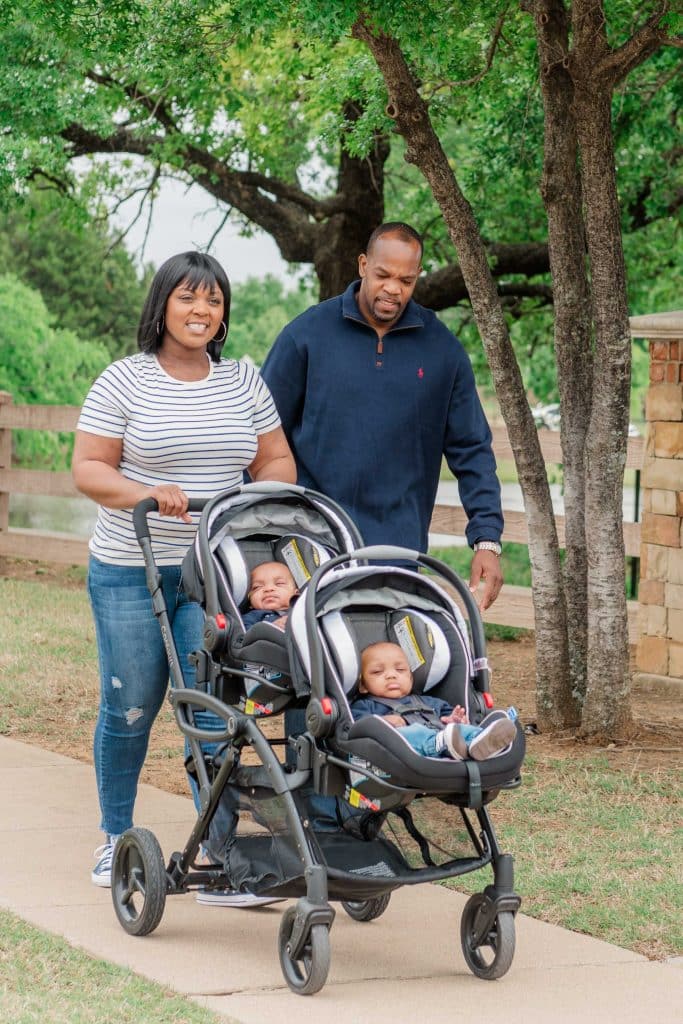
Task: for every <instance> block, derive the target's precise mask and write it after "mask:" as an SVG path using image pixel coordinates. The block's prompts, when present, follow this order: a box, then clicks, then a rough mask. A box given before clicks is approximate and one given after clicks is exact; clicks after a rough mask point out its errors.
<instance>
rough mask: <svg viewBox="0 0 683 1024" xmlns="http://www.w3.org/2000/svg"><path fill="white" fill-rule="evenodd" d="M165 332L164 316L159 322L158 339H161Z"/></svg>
mask: <svg viewBox="0 0 683 1024" xmlns="http://www.w3.org/2000/svg"><path fill="white" fill-rule="evenodd" d="M163 332H164V317H163V315H162V316H161V317H160V319H159V320H157V338H160V337H161V335H162V334H163Z"/></svg>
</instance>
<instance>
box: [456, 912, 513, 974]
mask: <svg viewBox="0 0 683 1024" xmlns="http://www.w3.org/2000/svg"><path fill="white" fill-rule="evenodd" d="M487 905H488V901H487V899H486V897H485V896H484V894H483V893H475V895H474V896H471V897H470V898H469V900H468V901H467V903H466V904H465V909H464V910H463V913H462V918H461V921H460V941H461V943H462V951H463V954H464V957H465V960H466V962H467V966H468V967H469V969H470V970H471V971H472V973H473V974H475V975H476V976H477V977H478V978H483V979H484V981H495V980H496V979H497V978H502V977H503V975H504V974H506V973H507V972H508V971H509V969H510V965H511V964H512V960H513V957H514V955H515V915H514V914H513V913H512V912H511V911H508V910H501V911H499V912H498V913H497V914H496V916H495V917H494V918H493V921H491V922H490V923H489V924H488V925H485V924H484V915H485V910H486V907H487Z"/></svg>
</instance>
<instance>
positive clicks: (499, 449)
mask: <svg viewBox="0 0 683 1024" xmlns="http://www.w3.org/2000/svg"><path fill="white" fill-rule="evenodd" d="M78 414H79V409H78V407H76V406H70V405H13V404H12V398H11V395H8V394H7V393H6V392H0V555H7V556H10V557H13V558H30V559H34V560H36V561H46V562H62V563H67V564H70V565H84V564H85V563H86V562H87V558H88V547H87V541H85V540H83V539H82V538H78V537H74V536H71V535H70V534H64V533H43V532H39V531H37V530H27V529H14V528H12V529H11V528H10V527H9V496H10V494H40V495H47V496H51V497H63V498H68V497H76V496H77V495H78V492H77V490H76V488H75V487H74V484H73V480H72V478H71V474H70V473H68V472H63V473H53V472H50V471H49V470H35V469H12V466H11V451H12V430H18V429H22V430H60V431H73V430H74V429H75V427H76V423H77V421H78ZM539 439H540V442H541V449H542V451H543V457H544V459H545V462H546V464H547V465H557V464H559V463H561V462H562V449H561V447H560V435H559V433H557V432H553V431H549V430H541V431H540V432H539ZM493 447H494V451H495V454H496V459H497V461H498V462H499V463H501V462H509V461H513V455H512V449H511V447H510V441H509V438H508V435H507V431H506V430H505V428H504V427H495V428H493ZM643 453H644V441H643V439H642V438H639V437H637V438H629V441H628V455H627V461H626V466H627V468H630V469H640V468H641V466H642V461H643ZM504 513H505V540H506V541H509V542H513V543H517V544H528V539H529V538H528V532H527V517H526V513H524V512H514V511H509V510H508V511H506V510H505V509H504ZM466 522H467V519H466V516H465V513H464V510H463V509H462V508H461V507H460V506H452V505H437V506H436V507H435V509H434V515H433V518H432V522H431V529H432V531H433V532H434V533H440V534H449V535H455V536H459V537H463V536H464V534H465V525H466ZM555 522H556V524H557V532H558V536H559V539H560V545H563V544H564V516H556V517H555ZM624 543H625V546H626V554H627V555H629V556H631V557H635V558H637V557H638V556H639V555H640V524H639V523H627V522H625V523H624ZM637 613H638V603H637V602H636V601H629V636H630V640H631V643H636V641H637V639H638V614H637ZM484 617H485V619H486V621H487V622H495V623H498V624H501V625H507V626H518V627H522V628H525V629H533V628H534V613H533V605H532V601H531V590H530V589H529V588H528V587H517V586H512V585H509V584H506V585H505V586H504V587H503V591H502V593H501V595H500V597H499V598H498V600H497V601H496V603H495V604H494V605H493V607H492V608H490V609H489V610H488V611H487V612H486V614H485V616H484Z"/></svg>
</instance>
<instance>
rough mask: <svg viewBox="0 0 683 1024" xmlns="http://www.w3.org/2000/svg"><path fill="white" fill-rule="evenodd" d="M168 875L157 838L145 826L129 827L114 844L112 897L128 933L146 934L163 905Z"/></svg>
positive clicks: (158, 917)
mask: <svg viewBox="0 0 683 1024" xmlns="http://www.w3.org/2000/svg"><path fill="white" fill-rule="evenodd" d="M166 889H167V877H166V868H165V865H164V857H163V854H162V852H161V847H160V846H159V842H158V840H157V837H156V836H155V835H154V833H153V832H150V831H149V830H148V829H146V828H130V829H128V831H127V832H124V833H123V835H122V836H121V838H120V839H119V841H118V842H117V844H116V849H115V851H114V859H113V862H112V868H111V897H112V901H113V904H114V910H115V911H116V916H117V917H118V919H119V922H120V924H121V926H122V927H123V929H124V930H125V931H127V932H128V934H129V935H149V933H150V932H153V931H154V929H155V928H156V926H157V925H158V924H159V922H160V921H161V918H162V916H163V913H164V907H165V905H166Z"/></svg>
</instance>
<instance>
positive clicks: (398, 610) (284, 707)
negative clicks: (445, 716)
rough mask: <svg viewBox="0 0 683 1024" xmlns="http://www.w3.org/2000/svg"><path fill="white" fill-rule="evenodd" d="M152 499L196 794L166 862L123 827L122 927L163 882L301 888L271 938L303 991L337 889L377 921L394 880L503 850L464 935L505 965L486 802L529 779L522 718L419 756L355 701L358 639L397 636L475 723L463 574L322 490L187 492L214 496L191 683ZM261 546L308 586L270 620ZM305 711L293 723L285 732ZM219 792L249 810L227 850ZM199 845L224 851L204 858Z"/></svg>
mask: <svg viewBox="0 0 683 1024" xmlns="http://www.w3.org/2000/svg"><path fill="white" fill-rule="evenodd" d="M155 507H156V503H155V502H154V501H153V500H152V499H147V500H145V501H143V502H141V503H140V504H139V505H138V506H137V507H136V509H135V512H134V521H135V526H136V531H137V535H138V539H139V541H140V544H141V547H142V550H143V554H144V557H145V564H146V568H147V581H148V585H149V588H150V591H151V593H152V598H153V605H154V609H155V614H156V615H157V617H158V619H159V622H160V626H161V630H162V634H163V637H164V642H165V644H166V650H167V653H168V658H169V665H170V677H171V688H170V691H169V699H170V702H171V705H172V707H173V709H174V713H175V717H176V720H177V722H178V725H179V727H180V729H181V731H182V733H183V734H184V735H185V737H186V739H187V745H188V748H189V757H188V770H189V771H190V773H191V774H192V775H193V776H194V778H195V780H196V784H197V788H198V792H199V803H200V806H201V811H200V812H199V814H198V817H197V821H196V823H195V825H194V828H193V829H192V832H191V835H190V837H189V839H188V841H187V844H186V846H185V848H184V849H183V850H182V852H176V853H173V854H171V856H170V859H169V860H168V862H167V863H166V862H165V860H164V857H163V855H162V851H161V848H160V846H159V843H158V842H157V840H156V837H155V836H154V834H153V833H152V832H150V831H149V830H147V829H144V828H138V827H135V828H132V829H129V830H128V831H127V832H125V833H124V834H123V836H122V837H121V839H120V840H119V842H118V843H117V846H116V851H115V855H114V862H113V867H112V898H113V902H114V908H115V911H116V914H117V917H118V919H119V921H120V923H121V925H122V926H123V928H124V929H125V930H126V931H127V932H128V933H129V934H131V935H146V934H149V933H150V932H151V931H153V930H154V929H155V928H156V927H157V925H158V924H159V922H160V921H161V918H162V915H163V912H164V906H165V900H166V897H167V895H172V894H176V893H185V892H188V891H190V890H193V889H197V888H199V887H203V888H205V889H208V890H212V889H219V888H232V889H235V890H239V891H242V892H250V893H253V894H256V895H259V896H272V897H285V898H288V899H291V900H292V902H291V903H290V904H288V905H287V907H286V909H285V910H284V912H283V913H282V915H281V918H280V929H279V936H278V952H279V958H280V963H281V967H282V971H283V975H284V978H285V980H286V982H287V984H288V985H289V987H290V988H291V989H292V990H293V991H294V992H296V993H299V994H302V995H308V994H312V993H315V992H317V991H319V990H320V989H321V988H322V987H323V985H324V984H325V981H326V979H327V975H328V971H329V967H330V928H331V926H332V922H333V919H334V916H335V911H334V909H333V907H332V906H331V905H330V904H331V902H336V901H339V902H340V903H341V906H342V907H343V909H344V910H345V912H346V913H347V914H349V915H350V916H351V917H352V918H354V919H355V920H356V921H360V922H369V921H372V920H373V919H375V918H377V917H379V916H380V915H381V914H383V913H384V912H385V911H386V909H387V907H388V905H389V901H390V896H391V893H392V892H393V890H394V889H397V888H399V887H400V886H403V885H416V884H418V883H420V882H435V881H439V880H442V879H447V878H454V877H456V876H459V875H464V874H466V873H469V872H473V871H478V870H479V869H481V868H485V867H487V866H488V865H491V867H492V871H493V881H492V883H491V884H488V885H486V886H485V888H484V889H483V891H482V892H479V893H476V894H475V895H473V896H472V897H470V899H469V900H468V902H467V903H466V906H465V908H464V911H463V914H462V919H461V943H462V949H463V954H464V956H465V960H466V962H467V964H468V966H469V968H470V969H471V970H472V972H473V973H474V974H475V975H477V976H478V977H480V978H484V979H495V978H499V977H501V976H502V975H503V974H505V972H506V971H507V970H508V969H509V967H510V964H511V963H512V959H513V955H514V948H515V925H514V918H515V914H516V912H517V910H518V907H519V904H520V898H519V896H517V895H516V893H515V892H514V885H513V866H512V865H513V862H512V857H511V855H510V854H507V853H503V852H501V850H500V848H499V845H498V841H497V839H496V835H495V832H494V829H493V825H492V822H491V819H490V817H489V812H488V804H490V803H491V802H492V801H493V800H494V799H495V798H496V796H497V795H498V794H499V792H500V791H501V790H504V789H512V788H515V787H516V786H518V785H519V782H520V778H519V773H520V767H521V764H522V760H523V757H524V750H525V741H524V733H523V730H522V729H521V727H520V726H519V723H517V731H516V736H515V739H514V740H513V742H512V744H511V746H510V747H509V748H508V749H507V751H506V752H505V753H503V754H501V755H499V756H497V757H494V758H490V759H489V760H486V761H475V760H472V759H470V758H466V759H464V760H462V761H456V760H451V759H446V758H436V757H435V758H432V757H424V756H421V755H419V754H417V753H416V752H415V750H413V749H412V747H410V746H409V745H408V744H407V742H406V741H405V740H404V739H403V737H402V736H401V734H400V733H399V732H398V731H397V730H396V729H394V728H392V726H391V725H389V724H388V723H387V722H386V721H384V720H383V718H382V717H381V716H368V717H366V718H362V719H360V720H358V721H354V719H353V717H352V714H351V710H350V703H351V702H352V701H353V699H354V696H355V694H356V690H357V685H358V678H359V672H360V653H361V651H362V650H363V649H364V648H365V647H366V646H367V645H368V644H371V643H376V642H380V641H390V642H393V643H398V644H399V645H400V646H401V647H402V648H403V651H404V653H405V654H406V657H407V659H408V662H409V664H410V666H411V669H412V670H413V679H414V684H413V690H414V692H415V693H417V694H419V693H425V694H429V695H431V696H434V697H438V698H441V699H442V700H444V701H446V702H448V703H449V704H451V705H456V704H460V705H462V706H463V707H464V708H465V710H466V711H467V714H468V716H469V720H470V722H472V723H474V724H476V723H478V722H479V721H480V720H481V719H482V718H483V717H484V715H485V714H487V713H488V712H489V711H490V710H491V708H492V706H493V701H492V698H491V696H490V693H489V686H488V681H489V669H488V662H487V659H486V651H485V641H484V632H483V625H482V622H481V618H480V615H479V611H478V608H477V605H476V603H475V601H474V599H473V598H472V595H471V594H470V592H469V589H468V587H467V585H466V584H465V583H464V582H463V581H462V580H461V579H460V578H459V577H458V576H457V574H455V573H454V572H453V571H452V570H451V569H449V568H448V567H447V566H446V565H444V564H443V563H442V562H440V561H439V560H437V559H435V558H432V557H431V556H429V555H427V554H423V553H419V552H415V551H410V550H408V549H404V548H399V547H389V546H372V547H364V546H363V544H362V540H361V537H360V536H359V533H358V531H357V529H356V527H355V525H354V524H353V522H352V521H351V519H350V518H349V517H348V515H346V513H345V512H344V511H343V510H342V509H341V508H340V507H339V506H337V505H336V504H335V503H334V502H333V501H331V500H330V499H328V498H326V497H324V496H323V495H321V494H318V493H317V492H315V491H312V490H308V489H305V488H302V487H298V486H294V485H284V484H275V483H254V484H245V485H244V486H242V487H239V488H235V489H233V490H231V491H226V492H223V493H222V494H219V495H217V496H216V497H214V498H212V499H210V500H209V501H206V502H204V501H193V502H191V503H190V510H191V511H199V510H200V509H201V510H202V514H201V516H200V520H199V527H198V530H197V535H196V539H195V542H194V545H193V547H192V548H191V549H190V551H189V552H188V555H187V557H186V560H185V564H184V567H183V580H184V584H183V585H184V586H185V588H186V590H187V592H188V594H189V595H190V596H191V597H193V598H194V599H196V600H198V601H199V602H200V603H201V605H202V607H203V609H204V613H205V625H204V635H203V647H202V649H201V650H199V651H197V652H196V653H195V654H194V655H193V659H194V661H195V664H196V669H197V681H196V687H195V688H194V689H189V688H187V687H186V686H185V685H184V681H183V673H182V669H181V666H180V664H179V661H178V656H177V652H176V650H175V648H174V644H173V639H172V635H171V630H170V628H169V623H168V617H167V612H166V608H165V606H164V602H163V597H162V591H161V587H160V582H159V578H158V573H157V569H156V565H155V562H154V555H153V552H152V547H151V542H150V536H149V528H148V524H147V513H148V511H150V510H152V509H153V508H155ZM264 561H281V562H283V563H285V564H286V565H287V566H288V567H289V569H290V570H291V572H292V575H293V576H294V579H295V581H296V583H297V585H298V588H299V591H300V596H299V597H298V598H297V599H296V601H295V603H294V604H293V605H292V607H291V609H290V612H289V615H288V618H287V623H286V627H285V629H284V630H282V629H280V628H279V627H277V626H275V625H274V624H272V623H270V622H259V623H257V624H256V625H253V626H251V627H250V628H249V629H248V630H246V631H245V629H244V625H243V620H242V616H243V614H244V612H245V611H246V609H247V607H248V603H247V593H248V590H249V577H250V572H251V570H252V569H253V568H254V566H256V565H257V564H260V563H261V562H264ZM416 567H418V568H419V569H420V570H421V571H416ZM202 711H211V712H215V714H216V715H217V716H218V718H219V719H220V722H221V724H222V728H221V730H220V731H219V732H215V731H209V730H208V729H206V728H202V727H201V724H200V723H198V722H197V721H196V719H195V716H196V715H197V713H198V712H202ZM297 711H298V712H299V714H298V716H297V715H296V714H294V712H297ZM297 718H298V719H299V721H300V722H301V726H300V728H297V729H292V730H291V731H292V735H287V734H286V725H287V723H288V722H289V723H291V722H292V721H293V720H296V719H297ZM282 723H285V730H283V728H282ZM283 731H284V733H285V734H284V735H283ZM226 810H227V813H228V817H230V816H233V817H234V818H236V819H237V820H238V824H237V825H236V827H235V828H234V831H233V830H232V829H231V830H230V833H229V834H228V835H227V836H224V837H223V838H224V840H225V841H224V843H223V845H222V847H221V853H220V856H216V855H215V852H214V851H215V849H216V845H215V843H214V842H212V841H211V835H212V832H215V828H216V826H215V823H216V822H219V821H221V820H222V819H223V818H224V817H225V813H226ZM212 822H214V825H213V827H212ZM204 849H208V850H209V851H210V852H211V853H213V857H212V858H211V862H210V863H208V864H206V863H203V862H201V858H200V856H199V854H200V850H204Z"/></svg>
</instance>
